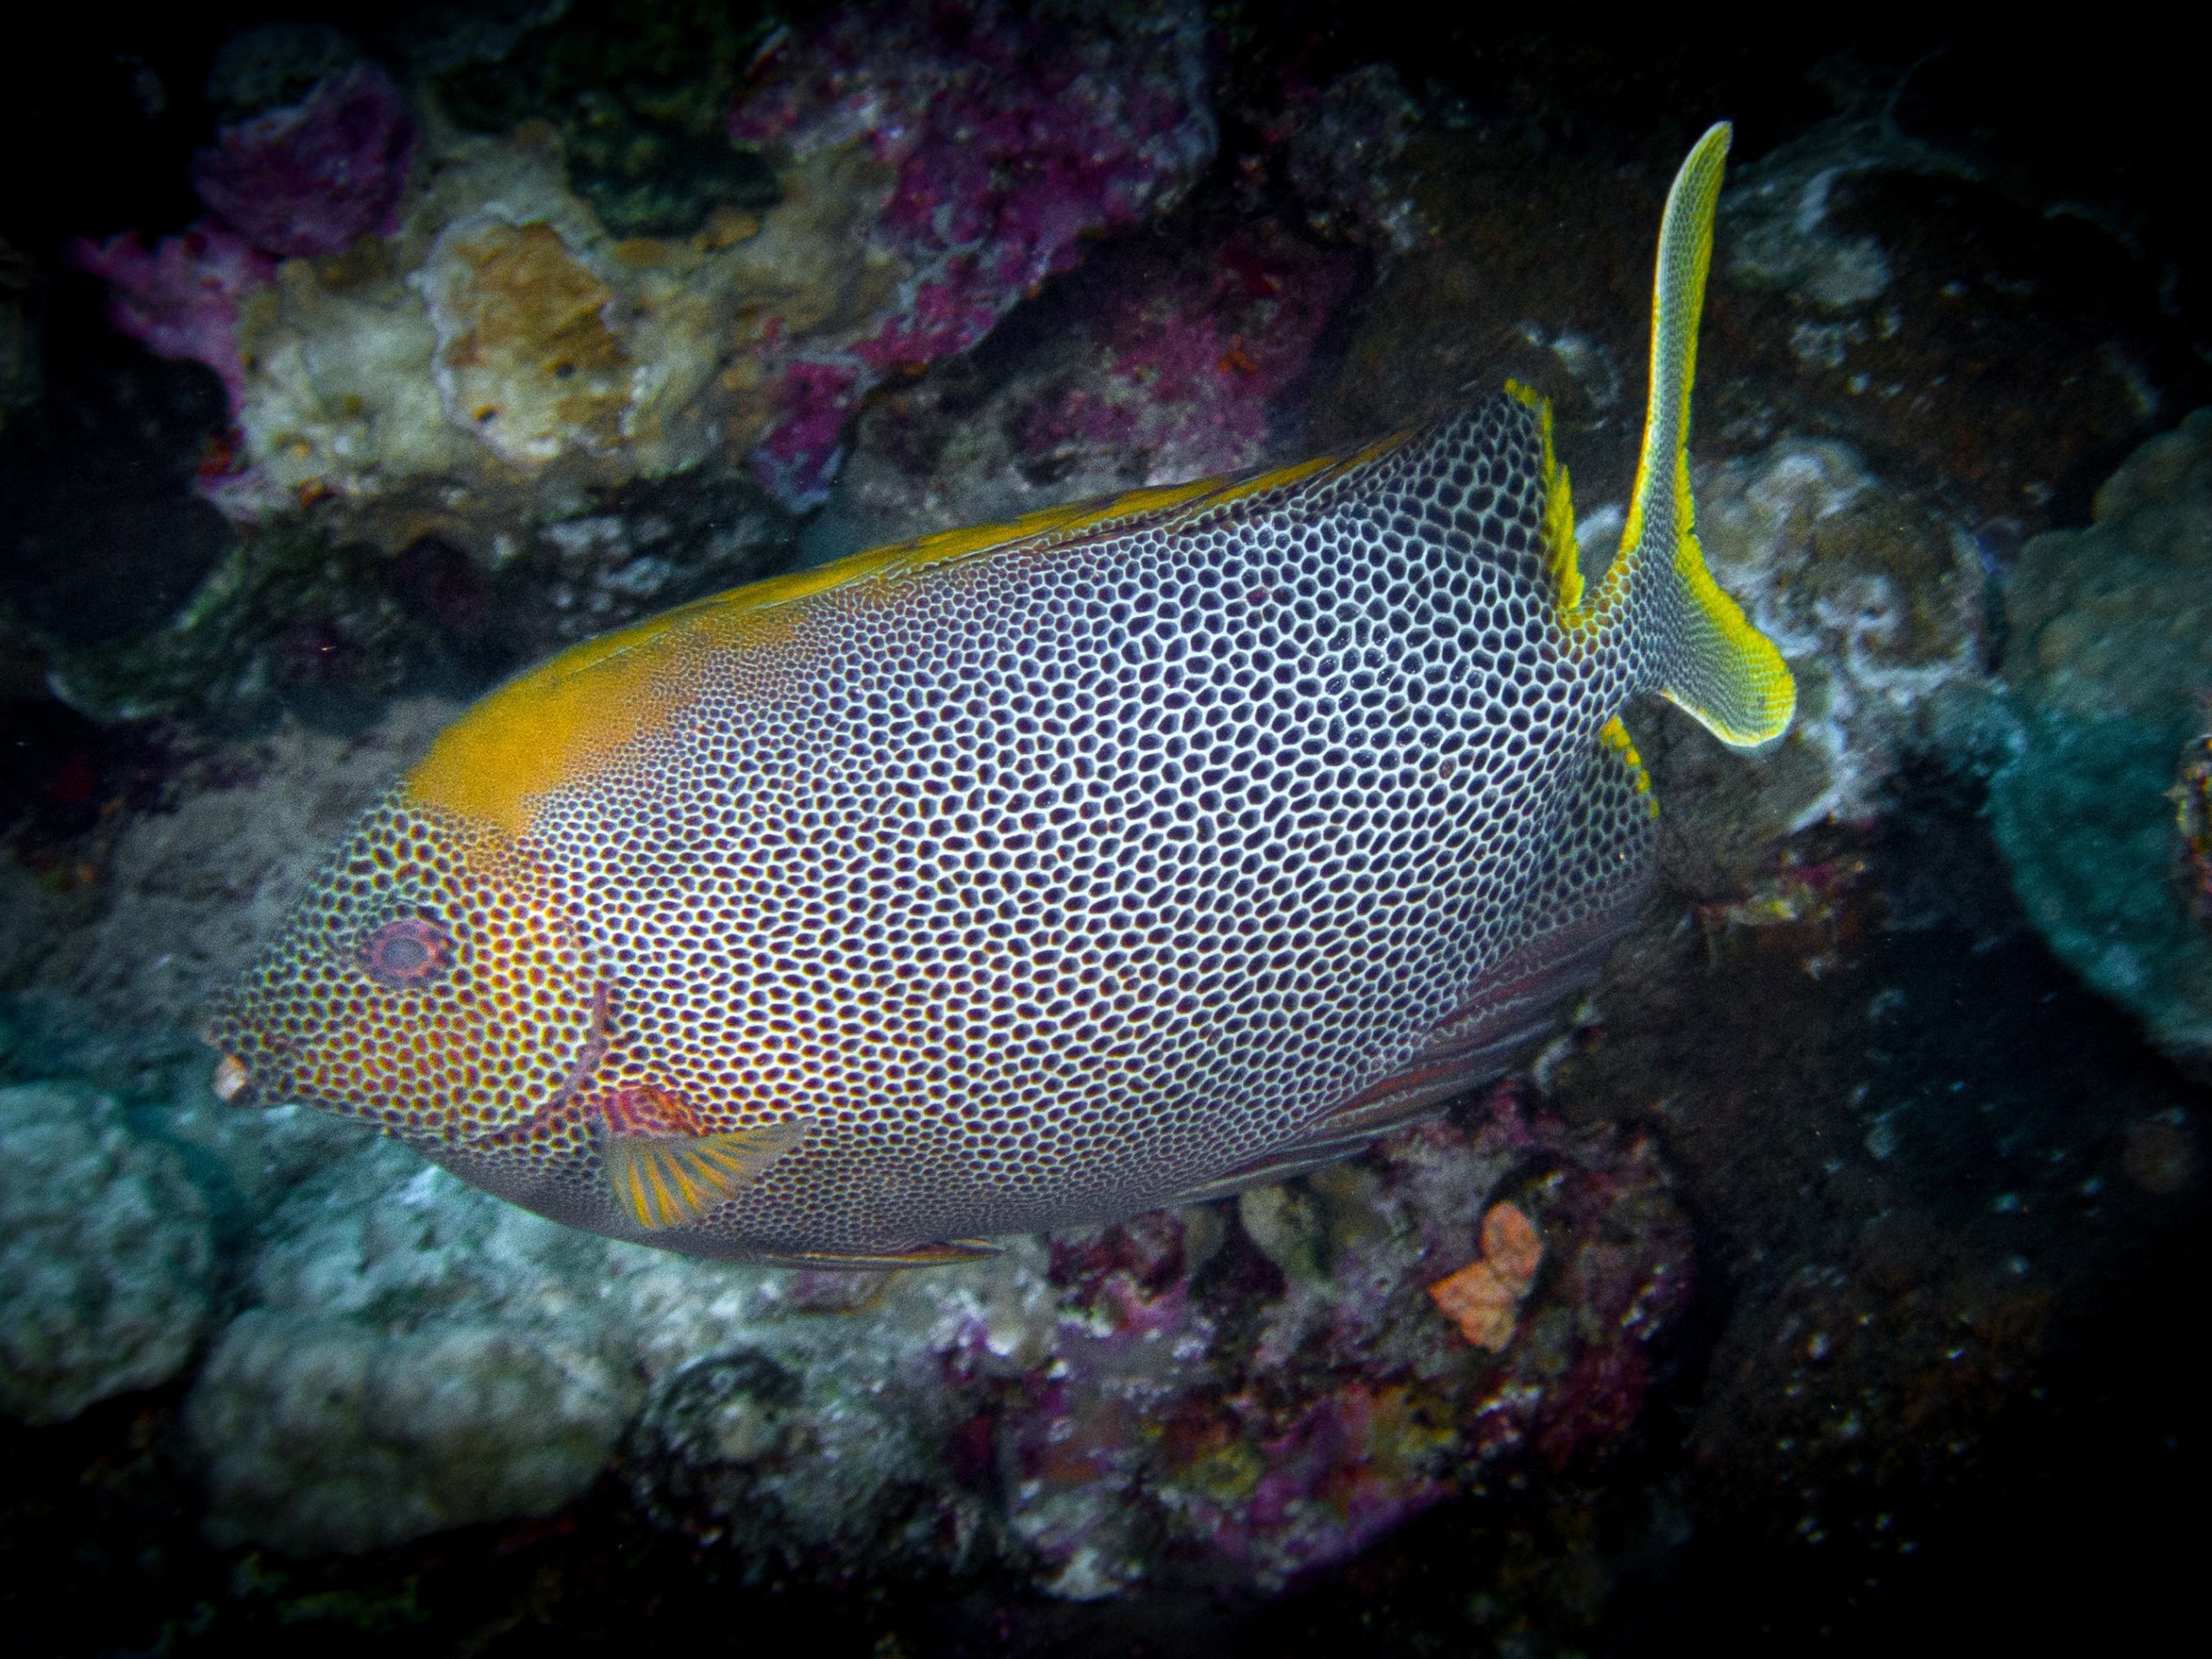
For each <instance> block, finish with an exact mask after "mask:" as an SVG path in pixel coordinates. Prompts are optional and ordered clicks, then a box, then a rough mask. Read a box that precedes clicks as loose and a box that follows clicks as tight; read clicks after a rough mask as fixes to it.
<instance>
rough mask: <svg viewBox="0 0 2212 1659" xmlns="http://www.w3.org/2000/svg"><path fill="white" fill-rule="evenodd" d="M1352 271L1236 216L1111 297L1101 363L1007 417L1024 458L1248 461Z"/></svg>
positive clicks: (1156, 471)
mask: <svg viewBox="0 0 2212 1659" xmlns="http://www.w3.org/2000/svg"><path fill="white" fill-rule="evenodd" d="M1356 278H1357V260H1356V259H1355V258H1354V257H1352V256H1351V255H1349V254H1344V253H1340V252H1335V251H1330V250H1326V249H1322V248H1317V247H1314V246H1313V245H1311V244H1309V243H1306V242H1304V241H1302V240H1300V238H1295V237H1294V236H1292V235H1290V234H1288V233H1287V232H1285V231H1283V230H1282V229H1281V227H1280V226H1275V225H1274V224H1272V223H1270V222H1268V221H1261V222H1258V223H1255V224H1251V225H1247V226H1240V227H1238V228H1237V229H1236V230H1234V231H1232V232H1230V234H1229V235H1228V236H1227V237H1225V238H1223V239H1222V240H1221V241H1220V242H1218V243H1217V244H1215V245H1212V246H1211V247H1210V248H1208V249H1206V250H1205V252H1204V253H1203V254H1202V255H1201V256H1200V257H1198V258H1195V259H1185V260H1182V261H1180V262H1179V264H1177V266H1176V267H1175V268H1174V269H1173V270H1169V271H1166V272H1163V273H1161V274H1160V278H1159V280H1158V282H1157V283H1156V285H1147V286H1146V287H1144V288H1143V289H1139V290H1136V291H1132V292H1128V293H1127V294H1125V295H1123V296H1122V297H1121V298H1120V299H1119V300H1118V301H1117V302H1116V303H1115V304H1114V306H1113V307H1112V308H1111V309H1110V311H1109V314H1108V315H1107V316H1106V318H1105V320H1104V321H1103V324H1102V325H1101V326H1100V327H1099V328H1098V329H1097V330H1096V336H1095V343H1096V357H1097V360H1096V365H1095V367H1089V366H1087V367H1086V369H1085V371H1084V372H1082V373H1080V374H1078V375H1077V376H1076V377H1074V378H1071V379H1068V380H1065V381H1062V382H1059V383H1058V384H1055V385H1052V386H1050V387H1048V388H1047V389H1046V391H1043V392H1042V393H1040V394H1039V396H1038V397H1036V399H1035V400H1034V401H1033V402H1032V403H1031V404H1029V406H1028V407H1027V409H1026V410H1021V411H1020V412H1019V413H1018V414H1017V415H1016V416H1015V417H1014V433H1015V436H1016V440H1017V442H1018V444H1019V446H1020V450H1021V452H1022V454H1023V457H1024V460H1025V462H1026V463H1027V465H1029V466H1030V467H1035V468H1040V469H1042V470H1045V471H1047V472H1053V471H1058V470H1061V469H1063V468H1075V469H1080V468H1082V467H1084V462H1085V461H1086V460H1087V459H1088V458H1090V457H1092V456H1096V455H1102V454H1110V455H1114V456H1117V457H1124V458H1127V457H1132V456H1135V457H1140V458H1141V465H1142V467H1143V470H1144V474H1145V481H1146V482H1147V483H1154V484H1166V483H1179V482H1180V481H1182V480H1185V479H1186V478H1192V477H1200V476H1204V475H1205V474H1210V473H1219V472H1230V471H1234V470H1236V469H1237V468H1240V467H1249V466H1251V465H1253V464H1254V463H1255V462H1257V461H1260V460H1262V458H1263V455H1264V454H1265V451H1266V449H1267V447H1268V435H1269V434H1268V415H1269V410H1270V409H1271V407H1272V406H1273V404H1274V402H1275V401H1276V400H1277V399H1278V398H1280V397H1281V395H1282V394H1283V392H1284V391H1286V390H1287V388H1289V387H1290V386H1291V385H1293V384H1294V382H1295V381H1296V380H1297V379H1298V378H1299V377H1300V375H1302V374H1303V373H1305V372H1306V367H1307V365H1308V364H1309V363H1310V362H1311V361H1312V359H1313V348H1314V346H1315V344H1316V342H1317V341H1318V340H1319V337H1320V334H1321V331H1322V329H1323V328H1324V327H1325V326H1326V324H1327V322H1328V321H1329V319H1330V317H1331V316H1332V315H1333V314H1334V313H1335V311H1336V310H1337V308H1338V306H1339V305H1340V304H1341V303H1342V302H1344V298H1345V296H1347V295H1349V294H1350V292H1351V288H1352V284H1353V283H1354V281H1355V280H1356Z"/></svg>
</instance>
